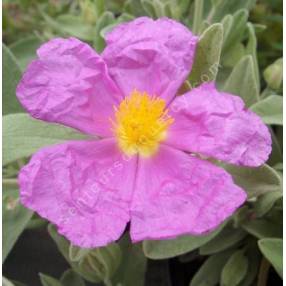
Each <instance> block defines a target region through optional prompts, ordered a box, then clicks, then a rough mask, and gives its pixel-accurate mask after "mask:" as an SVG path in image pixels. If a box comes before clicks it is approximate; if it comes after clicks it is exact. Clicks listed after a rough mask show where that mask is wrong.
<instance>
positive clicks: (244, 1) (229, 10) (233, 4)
mask: <svg viewBox="0 0 286 286" xmlns="http://www.w3.org/2000/svg"><path fill="white" fill-rule="evenodd" d="M255 2H256V0H239V1H237V0H214V1H213V3H214V4H215V7H214V8H215V10H214V13H213V16H212V21H213V22H218V21H220V20H221V19H222V18H223V17H224V15H227V14H234V13H235V12H236V11H238V10H240V9H247V10H250V9H251V8H252V7H253V6H254V5H255Z"/></svg>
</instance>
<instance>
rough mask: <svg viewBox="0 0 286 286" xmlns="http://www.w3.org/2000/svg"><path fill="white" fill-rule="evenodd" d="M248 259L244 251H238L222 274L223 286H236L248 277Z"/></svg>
mask: <svg viewBox="0 0 286 286" xmlns="http://www.w3.org/2000/svg"><path fill="white" fill-rule="evenodd" d="M247 268H248V259H247V257H246V256H245V254H244V251H243V250H238V251H236V252H235V253H234V254H232V256H231V257H230V258H229V259H228V261H227V263H226V264H225V266H224V268H223V270H222V273H221V283H220V285H221V286H236V285H238V284H239V283H240V282H241V281H242V280H243V279H244V277H245V276H246V273H247Z"/></svg>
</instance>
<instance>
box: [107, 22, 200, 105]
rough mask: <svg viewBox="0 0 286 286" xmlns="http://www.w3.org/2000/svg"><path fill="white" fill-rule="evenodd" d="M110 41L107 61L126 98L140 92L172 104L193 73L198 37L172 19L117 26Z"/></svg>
mask: <svg viewBox="0 0 286 286" xmlns="http://www.w3.org/2000/svg"><path fill="white" fill-rule="evenodd" d="M106 41H107V47H106V48H105V50H104V51H103V58H104V60H105V61H106V63H107V66H108V70H109V73H110V74H111V76H112V78H113V79H114V80H115V81H116V83H117V85H118V86H119V87H120V89H121V90H122V91H123V92H124V94H125V95H129V94H130V92H131V91H133V90H134V89H137V90H138V91H141V92H143V91H145V92H148V93H149V94H151V95H160V96H162V97H163V98H165V99H166V100H167V101H168V100H170V99H172V98H173V97H174V95H175V93H176V91H177V90H178V89H179V87H180V86H181V85H182V83H183V82H184V80H185V79H186V77H187V76H188V74H189V72H190V70H191V67H192V64H193V59H194V54H195V49H196V44H197V41H198V37H196V36H194V35H193V34H192V33H191V32H190V31H189V30H188V29H187V28H186V27H184V26H183V25H181V24H180V23H178V22H176V21H173V20H171V19H167V18H162V19H158V20H156V21H154V20H152V19H150V18H147V17H141V18H138V19H136V20H134V21H132V22H129V23H125V24H121V25H119V26H117V27H116V28H115V29H114V30H113V31H112V32H110V33H109V34H107V38H106Z"/></svg>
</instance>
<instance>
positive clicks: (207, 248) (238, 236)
mask: <svg viewBox="0 0 286 286" xmlns="http://www.w3.org/2000/svg"><path fill="white" fill-rule="evenodd" d="M245 236H246V232H245V231H243V230H241V229H234V228H232V227H230V226H226V227H225V228H224V229H223V230H222V231H221V232H220V233H218V235H216V236H215V237H214V238H213V239H212V240H210V241H209V242H207V243H206V244H204V245H203V246H202V247H201V248H200V254H201V255H210V254H214V253H217V252H220V251H223V250H225V249H227V248H230V247H231V246H233V245H235V244H236V243H238V242H239V241H241V240H242V239H243V238H244V237H245Z"/></svg>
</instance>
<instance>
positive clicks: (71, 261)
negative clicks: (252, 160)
mask: <svg viewBox="0 0 286 286" xmlns="http://www.w3.org/2000/svg"><path fill="white" fill-rule="evenodd" d="M142 15H147V16H150V17H152V18H159V17H162V16H167V17H170V18H174V19H176V20H178V21H180V22H182V23H184V24H185V25H186V26H188V27H189V28H190V29H191V30H192V31H193V32H195V33H196V34H199V35H200V42H199V46H198V50H197V56H196V60H195V64H194V67H193V70H192V73H191V74H190V76H189V80H188V82H186V84H185V85H184V87H183V88H184V89H189V88H190V87H191V86H194V85H197V84H199V83H200V82H202V81H209V80H212V79H215V78H216V82H217V84H218V86H219V88H220V89H221V90H225V91H229V92H232V93H234V94H237V95H239V96H241V97H242V98H243V99H244V101H245V102H246V105H247V106H248V107H249V108H250V109H252V110H253V111H255V112H256V113H257V114H259V115H260V116H261V117H262V119H263V120H264V122H265V123H266V124H268V125H269V128H270V130H271V132H272V137H273V151H272V154H271V156H270V159H269V160H268V162H267V164H265V165H263V166H262V167H260V168H256V169H252V168H241V167H234V166H230V165H223V167H224V168H225V169H226V170H228V171H229V172H230V173H231V174H232V175H233V178H234V180H235V181H236V183H237V184H238V185H240V186H242V187H243V188H244V189H245V190H246V191H247V193H248V201H247V203H246V204H245V205H244V206H243V207H241V208H240V209H239V210H238V211H237V212H236V213H235V214H234V215H233V216H232V217H231V218H230V219H229V220H228V221H227V222H226V223H224V224H223V225H222V226H221V227H219V228H218V229H217V230H215V231H214V232H213V233H210V234H209V235H207V236H204V237H192V236H183V237H179V238H177V239H175V240H168V241H144V242H143V243H139V244H135V245H132V244H131V243H130V241H129V237H128V234H125V235H124V236H123V237H122V238H121V239H120V241H118V242H117V243H114V244H111V245H109V246H108V247H105V248H100V249H91V250H83V249H79V248H76V247H73V246H71V245H69V242H68V241H66V240H65V239H64V238H63V237H61V236H60V235H59V234H58V233H57V232H56V230H55V228H54V227H53V226H52V225H48V222H47V221H44V220H42V219H41V218H40V217H38V216H37V215H36V214H33V213H32V212H31V211H29V210H27V209H25V208H24V207H22V206H21V205H20V203H19V198H18V189H17V181H16V177H17V173H18V171H19V169H20V168H21V166H23V165H24V164H25V163H26V162H27V161H28V159H29V157H30V156H31V154H33V153H34V152H35V151H36V150H38V149H39V148H40V147H42V146H45V145H51V144H54V143H58V142H61V141H64V140H67V139H71V138H73V139H75V138H76V139H78V138H83V135H81V134H78V133H77V132H76V131H74V130H71V129H69V128H66V127H61V126H58V125H55V124H54V125H52V124H46V123H44V122H40V121H36V120H34V119H32V118H30V117H29V116H28V115H27V114H26V113H25V112H24V110H23V109H22V108H21V106H20V105H19V103H18V102H17V100H16V97H15V87H16V85H17V83H18V81H19V79H20V77H21V74H22V72H23V71H24V69H25V67H26V66H27V64H28V63H29V62H30V61H31V60H32V59H33V58H35V57H36V54H35V52H36V49H37V47H39V45H40V44H41V43H42V42H45V41H46V40H48V39H50V38H53V37H56V36H64V37H66V36H74V37H78V38H80V39H81V40H83V41H86V42H88V43H90V44H91V45H92V46H93V47H94V48H95V49H96V50H97V51H98V52H101V51H102V50H103V49H104V46H105V42H104V35H105V34H106V32H108V31H109V30H111V29H112V28H113V27H114V26H115V25H117V24H119V23H121V22H126V21H129V20H131V19H133V18H135V17H138V16H142ZM3 42H4V44H3V46H2V54H3V67H2V69H3V79H2V80H3V90H2V92H3V260H2V262H3V273H4V275H5V276H6V277H7V278H3V285H6V286H8V285H15V286H17V285H31V286H33V285H43V286H83V285H108V286H110V285H118V286H119V285H121V286H125V285H126V286H135V285H136V286H137V285H138V286H141V285H142V286H143V285H148V286H149V285H150V286H152V285H156V286H157V285H164V286H165V285H167V286H171V285H175V286H181V285H190V286H214V285H224V286H236V285H239V286H248V285H258V286H264V285H282V280H281V278H282V212H283V206H282V172H283V165H282V133H283V126H282V124H283V123H282V112H283V111H282V0H261V1H255V0H240V1H237V0H141V1H140V0H109V1H103V0H78V1H71V0H61V1H60V0H58V1H56V0H51V1H47V0H39V1H37V0H31V1H28V0H4V1H3ZM214 67H217V68H214ZM8 279H9V280H8Z"/></svg>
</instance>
